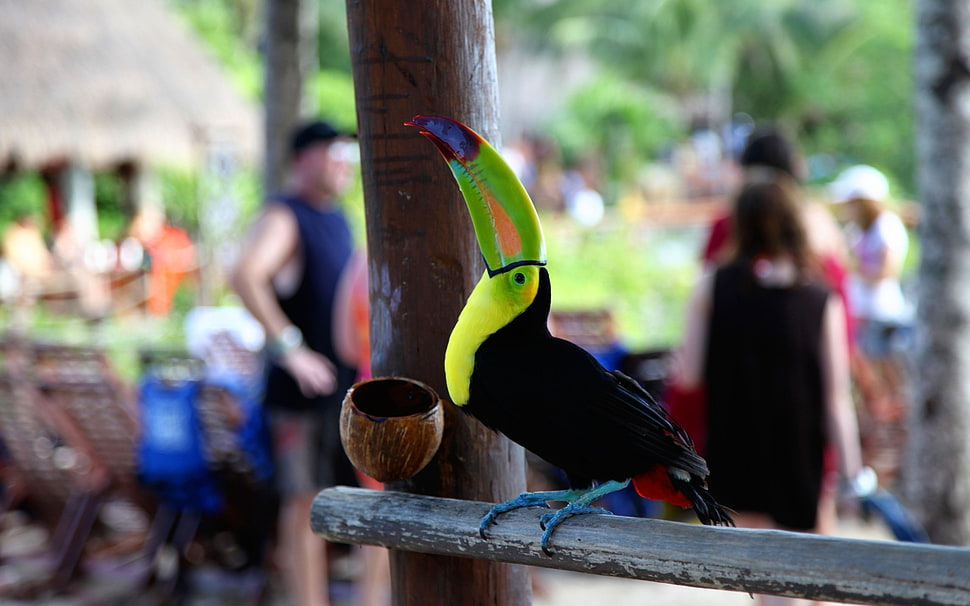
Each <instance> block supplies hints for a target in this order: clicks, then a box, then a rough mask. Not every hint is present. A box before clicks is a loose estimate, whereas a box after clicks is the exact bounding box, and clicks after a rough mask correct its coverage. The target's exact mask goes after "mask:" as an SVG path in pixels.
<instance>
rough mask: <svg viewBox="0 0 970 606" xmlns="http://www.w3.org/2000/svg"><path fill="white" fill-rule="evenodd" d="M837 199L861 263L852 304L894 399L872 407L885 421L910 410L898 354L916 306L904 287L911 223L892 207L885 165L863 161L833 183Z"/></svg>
mask: <svg viewBox="0 0 970 606" xmlns="http://www.w3.org/2000/svg"><path fill="white" fill-rule="evenodd" d="M830 191H831V193H832V197H833V200H834V201H835V202H836V203H838V204H842V205H844V207H845V210H846V218H847V219H848V221H849V224H848V226H847V228H846V238H847V240H848V243H849V249H850V251H851V253H852V256H853V259H854V262H855V265H854V268H853V272H852V275H851V276H850V278H849V285H848V297H849V307H850V309H851V311H852V315H853V316H854V318H855V321H856V324H857V335H858V340H859V346H860V349H861V350H862V353H863V354H864V355H865V357H866V358H867V359H868V360H869V361H871V363H872V365H873V367H874V370H876V371H877V372H878V373H879V375H880V376H881V378H882V379H883V380H884V381H885V385H886V388H887V389H888V391H889V394H888V396H889V397H888V400H883V401H881V402H873V403H872V404H873V405H874V407H873V409H872V412H873V414H874V415H876V416H877V418H880V417H882V418H883V419H884V420H891V419H893V418H898V416H899V415H901V414H902V413H903V412H904V410H905V406H904V403H903V397H904V394H903V391H902V387H903V376H902V367H901V365H900V363H899V361H898V360H897V358H896V356H895V353H896V351H898V342H899V340H900V339H901V338H902V337H903V336H904V335H905V333H906V332H907V331H906V330H905V329H906V328H907V327H908V326H909V324H910V320H911V309H910V306H909V305H908V303H907V302H906V299H905V297H904V296H903V291H902V288H901V286H900V281H899V280H900V275H901V274H902V269H903V262H904V260H905V258H906V253H907V251H908V249H909V235H908V233H907V231H906V226H905V225H903V222H902V220H901V219H900V218H899V215H897V214H896V213H895V212H893V211H891V210H889V209H888V208H886V205H885V203H886V200H887V199H888V198H889V181H888V180H887V179H886V176H885V175H883V173H881V172H880V171H879V170H877V169H875V168H873V167H871V166H866V165H857V166H853V167H850V168H848V169H846V170H845V171H843V172H842V173H841V174H840V175H839V177H838V178H837V179H836V180H835V181H834V182H833V183H832V184H831V186H830Z"/></svg>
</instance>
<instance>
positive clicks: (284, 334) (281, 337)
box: [266, 324, 303, 358]
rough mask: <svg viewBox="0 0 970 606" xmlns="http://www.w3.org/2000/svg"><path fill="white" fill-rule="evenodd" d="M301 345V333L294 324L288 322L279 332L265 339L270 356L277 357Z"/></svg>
mask: <svg viewBox="0 0 970 606" xmlns="http://www.w3.org/2000/svg"><path fill="white" fill-rule="evenodd" d="M301 345H303V333H302V332H300V329H299V328H297V327H296V326H293V325H292V324H289V325H287V326H286V328H284V329H283V330H281V331H280V332H279V334H277V335H276V336H274V337H272V338H270V339H269V340H267V341H266V350H267V351H268V352H269V354H270V355H271V356H273V357H275V358H279V357H282V356H285V355H286V354H288V353H290V352H291V351H293V350H294V349H296V348H297V347H300V346H301Z"/></svg>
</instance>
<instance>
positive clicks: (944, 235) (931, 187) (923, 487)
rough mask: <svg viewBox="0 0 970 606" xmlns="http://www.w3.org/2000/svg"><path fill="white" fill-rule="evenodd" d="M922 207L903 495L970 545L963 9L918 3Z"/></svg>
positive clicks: (967, 84) (969, 222)
mask: <svg viewBox="0 0 970 606" xmlns="http://www.w3.org/2000/svg"><path fill="white" fill-rule="evenodd" d="M917 21H918V24H917V39H916V55H915V70H916V110H917V122H918V130H917V148H918V156H919V167H918V184H919V190H920V199H921V202H922V219H921V223H920V241H921V242H922V247H921V262H920V268H919V295H918V314H917V344H916V365H915V368H916V372H915V373H914V374H915V382H914V392H915V393H914V398H913V410H912V415H911V417H910V420H911V438H910V445H909V448H908V449H907V454H906V457H905V460H904V490H905V496H906V499H907V501H908V502H909V503H910V504H911V505H912V506H913V507H914V509H915V510H916V512H917V515H918V517H919V518H920V519H921V521H922V522H923V523H924V525H925V526H926V528H927V531H928V533H929V535H930V538H931V539H932V540H933V541H934V542H939V543H948V544H955V545H970V292H968V288H970V139H968V136H970V63H968V57H967V48H968V44H970V5H968V4H966V3H964V2H951V1H950V0H920V1H919V2H917Z"/></svg>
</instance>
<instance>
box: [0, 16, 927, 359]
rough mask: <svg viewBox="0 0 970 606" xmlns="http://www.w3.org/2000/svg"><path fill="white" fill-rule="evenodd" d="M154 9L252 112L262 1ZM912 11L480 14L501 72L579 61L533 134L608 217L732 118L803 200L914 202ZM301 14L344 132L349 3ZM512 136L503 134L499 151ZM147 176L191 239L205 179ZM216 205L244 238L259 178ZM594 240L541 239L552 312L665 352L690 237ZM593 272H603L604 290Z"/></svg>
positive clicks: (250, 172) (355, 214)
mask: <svg viewBox="0 0 970 606" xmlns="http://www.w3.org/2000/svg"><path fill="white" fill-rule="evenodd" d="M167 2H168V3H169V5H170V6H171V7H172V8H173V9H174V11H175V12H176V13H177V14H179V15H181V17H182V18H183V19H184V20H185V22H186V23H187V24H188V25H189V26H190V27H191V29H192V30H193V31H195V32H196V33H197V34H198V35H199V37H200V38H201V39H202V40H203V41H204V42H205V44H206V45H207V47H208V48H209V49H210V51H211V52H212V53H213V55H214V56H215V57H217V58H218V59H219V60H220V61H221V62H222V64H223V65H224V66H225V67H226V69H227V71H228V73H229V74H230V77H231V79H232V81H233V82H234V83H235V85H236V87H237V89H238V90H239V91H240V92H241V93H242V94H243V95H244V96H246V97H247V98H248V99H250V100H251V101H252V102H254V103H260V102H261V99H262V95H263V91H262V87H263V73H262V65H261V28H262V21H263V13H262V11H263V4H262V0H167ZM912 5H913V2H912V0H882V1H880V2H871V1H867V0H494V1H493V10H494V14H495V29H496V46H497V49H498V52H499V55H500V56H501V54H502V52H503V49H504V48H507V47H508V46H510V45H514V46H516V47H518V48H525V49H528V51H529V56H530V57H534V58H535V59H536V60H539V61H542V60H544V59H549V60H556V59H561V58H563V57H575V56H582V57H584V61H586V62H588V63H589V64H591V65H592V67H593V69H592V70H590V76H589V77H588V78H587V79H586V81H584V82H583V83H581V84H580V85H578V86H576V87H574V88H572V89H569V90H567V91H564V92H563V98H562V99H559V98H555V99H548V100H547V101H549V108H550V109H549V110H548V111H543V112H541V116H542V119H541V122H540V123H536V124H532V125H530V126H529V130H530V132H531V133H540V134H542V135H543V136H548V137H551V138H552V139H553V140H554V141H555V142H556V143H557V144H558V147H559V150H560V151H561V154H562V159H563V161H564V163H566V164H567V165H568V164H571V163H573V162H578V161H581V160H583V159H588V158H589V157H595V158H597V160H598V163H599V165H600V166H601V167H602V169H603V173H604V175H605V177H606V179H605V182H604V183H602V184H601V188H602V193H603V194H604V197H605V199H606V202H607V204H612V203H615V202H616V201H617V199H618V197H619V196H620V195H621V192H622V191H623V190H625V189H629V188H630V187H635V185H636V183H635V182H636V180H637V178H638V176H642V174H643V173H642V170H641V169H642V167H643V166H645V165H647V164H648V163H650V162H655V161H656V160H657V159H658V158H659V157H662V156H663V155H664V154H667V153H669V151H670V148H671V147H672V146H673V145H676V144H677V143H678V142H682V141H683V140H685V139H686V138H687V137H688V136H689V135H690V133H691V132H692V131H693V130H694V129H697V128H711V129H714V130H716V131H719V132H724V131H725V130H726V129H728V128H729V127H730V125H731V122H732V120H734V119H736V117H737V116H739V115H741V116H747V117H749V119H750V120H753V121H754V122H755V123H766V122H772V123H776V124H778V125H780V126H782V127H783V128H784V129H786V130H787V131H788V132H790V133H792V134H793V135H795V137H796V138H797V140H798V142H799V144H800V146H801V148H802V150H803V151H804V153H805V155H806V156H809V157H810V160H811V162H810V166H811V168H812V180H813V182H814V183H816V184H820V183H825V182H827V181H829V180H831V179H832V178H833V177H834V175H835V173H836V172H837V171H838V170H839V169H840V168H842V167H844V166H846V165H848V164H852V163H858V162H864V163H869V164H872V165H874V166H876V167H878V168H880V169H882V170H884V171H885V172H886V173H887V174H888V175H889V177H890V179H891V180H892V182H893V184H894V192H895V194H896V195H897V196H898V197H902V198H912V197H914V194H915V188H914V166H915V150H914V145H913V143H912V141H913V135H914V117H913V111H912V105H913V104H912V83H913V82H912V80H913V79H912V74H911V71H912V70H911V67H910V66H911V60H910V56H911V50H912V45H913V26H912V23H913V14H912V13H913V6H912ZM314 8H315V9H316V18H317V22H318V25H319V28H318V54H317V63H318V66H317V69H315V70H314V72H313V74H312V76H311V78H310V80H309V82H307V85H306V92H307V104H308V106H309V107H311V108H313V109H314V111H315V113H317V114H319V115H321V116H324V117H326V118H328V119H330V120H332V121H334V122H335V123H337V124H338V125H339V126H340V127H342V128H353V127H354V126H355V124H356V111H355V107H354V93H353V79H352V76H351V64H350V52H349V48H348V37H347V27H346V21H345V19H346V17H345V11H346V8H345V3H344V2H343V0H319V2H318V4H316V5H315V6H314ZM500 65H501V59H500ZM566 65H567V66H568V65H569V64H568V63H566ZM584 67H585V66H584ZM543 101H545V100H543V99H539V100H538V102H543ZM520 134H522V133H505V136H506V140H513V139H514V138H516V137H517V136H518V135H520ZM157 174H158V178H159V180H160V181H161V191H162V196H163V202H164V204H165V208H166V211H167V213H168V216H169V217H170V219H171V220H172V221H173V222H174V223H175V224H177V225H179V226H181V227H184V228H186V229H188V230H189V232H190V233H191V234H193V236H194V237H201V235H202V234H201V233H200V232H201V231H203V230H202V225H201V224H200V218H201V215H202V213H203V212H204V211H203V209H202V208H201V205H202V204H203V201H205V200H207V199H211V196H209V195H208V189H207V188H208V184H207V183H206V181H205V177H204V176H203V175H202V174H201V173H192V172H186V171H177V170H172V169H165V168H162V169H160V170H159V171H158V172H157ZM95 188H96V196H97V204H98V211H99V228H100V230H101V235H102V236H103V237H107V238H111V239H117V238H120V237H122V236H123V234H124V231H125V229H126V226H127V222H128V220H129V217H127V215H126V212H127V211H128V209H125V208H124V207H123V202H122V200H121V196H122V190H121V188H120V185H119V184H118V183H117V182H116V181H114V178H113V177H110V176H104V175H98V176H96V180H95ZM230 192H231V194H232V195H233V196H235V197H236V198H237V199H238V206H239V209H240V213H239V216H238V217H236V218H235V219H234V220H235V222H236V225H235V229H236V230H237V231H238V233H239V237H242V233H243V231H244V230H245V225H246V224H248V221H249V220H250V219H251V217H252V214H253V213H254V212H256V210H257V209H258V208H259V207H260V205H261V204H262V200H263V197H264V196H263V192H262V191H261V184H260V182H259V167H242V168H241V169H240V170H239V171H238V173H237V174H236V175H235V176H234V177H233V182H232V183H231V185H230ZM43 205H44V200H43V187H42V186H41V183H40V181H39V177H37V176H36V175H31V174H26V175H16V176H13V177H7V178H5V179H4V180H2V181H0V231H2V229H3V227H4V226H5V225H6V224H7V223H9V221H11V220H12V219H13V218H14V216H15V215H16V214H17V213H19V212H38V213H43V209H44V206H43ZM347 207H348V209H349V214H350V216H351V219H352V221H353V223H354V229H355V232H356V233H357V234H358V236H359V237H360V240H359V241H361V242H362V241H363V239H362V238H363V231H364V230H363V202H362V194H361V188H360V187H359V186H358V187H357V188H356V189H355V190H354V191H352V192H351V193H350V195H348V197H347ZM546 220H547V221H554V219H546ZM599 230H600V231H599V233H593V232H581V233H570V232H569V231H568V230H565V229H553V230H551V231H550V233H551V235H550V240H551V241H550V249H551V252H552V253H554V254H555V255H556V256H555V258H556V259H557V266H558V272H559V276H560V277H559V278H558V279H557V293H556V297H557V299H556V304H557V305H561V306H564V307H579V306H592V305H600V304H603V305H606V304H609V303H610V302H612V303H613V306H614V307H615V308H618V313H619V315H620V316H621V329H622V332H623V333H624V335H625V336H626V337H628V338H629V339H631V340H632V341H633V342H634V343H636V344H650V343H648V342H651V343H652V342H654V341H657V342H661V343H664V342H665V343H670V342H671V341H673V340H674V339H676V338H677V335H678V334H679V328H678V327H679V322H680V319H681V318H680V317H681V315H682V312H681V308H682V306H683V304H684V301H685V299H686V294H687V292H688V291H689V286H690V284H691V283H692V282H693V280H694V278H695V277H696V272H697V271H698V268H697V264H696V249H695V248H692V247H693V246H695V245H696V246H699V240H700V237H701V235H700V234H699V233H695V232H690V233H689V234H686V235H685V234H684V233H681V234H680V235H679V236H675V237H674V240H676V241H678V242H680V244H673V243H672V242H674V240H670V239H669V238H667V237H666V236H660V235H657V234H656V233H655V234H653V235H645V233H644V232H642V231H637V230H636V229H634V228H633V227H630V226H626V227H617V226H615V225H614V224H612V223H609V222H607V224H606V225H603V226H601V227H600V228H599ZM678 238H679V239H678ZM684 242H688V243H689V245H684V244H683V243H684ZM630 250H633V251H637V252H638V253H642V254H629V251H630ZM657 251H660V252H657ZM619 259H622V260H623V262H622V263H617V261H618V260H619ZM594 262H595V266H596V267H597V268H598V269H597V271H598V276H597V282H596V283H595V284H591V283H590V280H589V275H588V271H589V270H588V268H589V267H590V266H591V264H592V263H594ZM604 267H609V268H615V272H613V271H612V270H610V271H607V270H603V271H602V272H601V271H600V270H602V268H604ZM647 291H649V292H647ZM647 299H649V300H647ZM185 306H186V307H188V306H191V302H189V303H187V304H186V305H185Z"/></svg>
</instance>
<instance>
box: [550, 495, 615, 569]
mask: <svg viewBox="0 0 970 606" xmlns="http://www.w3.org/2000/svg"><path fill="white" fill-rule="evenodd" d="M587 513H598V514H605V515H613V513H612V512H610V511H608V510H606V509H603V508H602V507H593V506H591V505H587V504H585V503H582V502H580V501H576V502H575V503H570V504H569V505H566V506H565V507H563V508H562V509H560V510H559V511H556V512H554V513H546V514H543V515H542V516H540V517H539V525H540V526H542V531H543V532H542V541H541V542H540V545H541V546H542V552H543V553H544V554H546V555H548V556H551V555H552V554H553V552H552V548H551V547H550V546H549V542H550V541H551V540H552V533H553V532H555V530H556V528H558V527H559V525H560V524H562V523H563V522H565V521H566V520H567V519H568V518H571V517H573V516H578V515H584V514H587Z"/></svg>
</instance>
